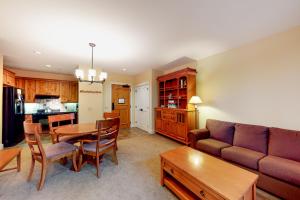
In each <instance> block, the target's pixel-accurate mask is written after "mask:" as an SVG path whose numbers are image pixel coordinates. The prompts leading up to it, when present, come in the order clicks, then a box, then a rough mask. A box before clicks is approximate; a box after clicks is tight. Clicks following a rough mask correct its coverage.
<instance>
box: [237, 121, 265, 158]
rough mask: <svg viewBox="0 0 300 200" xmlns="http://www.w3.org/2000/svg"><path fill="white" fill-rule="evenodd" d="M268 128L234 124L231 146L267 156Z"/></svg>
mask: <svg viewBox="0 0 300 200" xmlns="http://www.w3.org/2000/svg"><path fill="white" fill-rule="evenodd" d="M267 142H268V128H267V127H265V126H256V125H249V124H235V131H234V138H233V145H234V146H239V147H244V148H247V149H251V150H253V151H259V152H261V153H264V154H267Z"/></svg>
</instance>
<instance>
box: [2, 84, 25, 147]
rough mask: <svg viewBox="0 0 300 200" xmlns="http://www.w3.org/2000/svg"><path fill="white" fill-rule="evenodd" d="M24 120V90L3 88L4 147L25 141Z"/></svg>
mask: <svg viewBox="0 0 300 200" xmlns="http://www.w3.org/2000/svg"><path fill="white" fill-rule="evenodd" d="M24 120H25V108H24V90H22V89H19V88H14V87H3V125H2V128H3V130H2V141H3V145H4V147H11V146H14V145H16V144H18V143H19V142H21V141H22V140H23V139H24V128H23V122H24Z"/></svg>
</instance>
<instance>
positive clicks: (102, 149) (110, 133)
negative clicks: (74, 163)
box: [79, 119, 118, 178]
mask: <svg viewBox="0 0 300 200" xmlns="http://www.w3.org/2000/svg"><path fill="white" fill-rule="evenodd" d="M113 124H114V119H109V120H98V121H97V122H96V127H97V129H98V132H97V137H96V138H95V139H86V140H81V142H80V157H79V170H80V169H81V168H82V166H83V165H84V164H86V163H91V164H93V165H95V166H96V169H97V173H96V175H97V177H98V178H99V165H100V162H101V160H102V158H103V155H104V154H105V153H107V152H109V151H112V158H113V161H114V163H115V164H116V165H117V164H118V159H117V154H116V150H117V145H116V135H117V130H113V129H112V128H113ZM107 138H109V139H107ZM89 158H92V159H93V160H91V159H89ZM83 161H84V162H83Z"/></svg>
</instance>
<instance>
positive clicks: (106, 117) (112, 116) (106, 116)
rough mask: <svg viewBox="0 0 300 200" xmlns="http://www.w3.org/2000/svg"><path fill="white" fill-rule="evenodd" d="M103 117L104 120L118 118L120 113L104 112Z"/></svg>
mask: <svg viewBox="0 0 300 200" xmlns="http://www.w3.org/2000/svg"><path fill="white" fill-rule="evenodd" d="M103 117H104V119H108V118H118V117H120V113H116V112H104V113H103Z"/></svg>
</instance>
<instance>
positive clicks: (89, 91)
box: [79, 90, 101, 94]
mask: <svg viewBox="0 0 300 200" xmlns="http://www.w3.org/2000/svg"><path fill="white" fill-rule="evenodd" d="M79 92H80V93H94V94H97V93H98V94H100V93H101V91H93V90H80V91H79Z"/></svg>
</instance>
